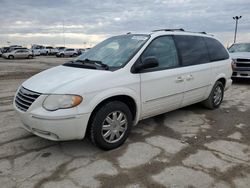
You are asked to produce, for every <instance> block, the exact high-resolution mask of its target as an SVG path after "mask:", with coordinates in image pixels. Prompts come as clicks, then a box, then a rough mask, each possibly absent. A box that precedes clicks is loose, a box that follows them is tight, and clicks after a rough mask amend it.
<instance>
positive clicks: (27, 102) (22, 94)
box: [15, 87, 41, 112]
mask: <svg viewBox="0 0 250 188" xmlns="http://www.w3.org/2000/svg"><path fill="white" fill-rule="evenodd" d="M40 95H41V93H37V92H34V91H30V90H28V89H26V88H24V87H21V88H20V89H19V91H18V93H17V95H16V98H15V104H16V107H17V108H19V109H20V110H22V111H24V112H26V111H27V110H28V109H29V107H30V106H31V104H32V103H33V102H34V101H35V100H36V99H37V98H38V97H39V96H40Z"/></svg>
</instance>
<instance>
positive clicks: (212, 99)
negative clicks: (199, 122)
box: [203, 81, 224, 110]
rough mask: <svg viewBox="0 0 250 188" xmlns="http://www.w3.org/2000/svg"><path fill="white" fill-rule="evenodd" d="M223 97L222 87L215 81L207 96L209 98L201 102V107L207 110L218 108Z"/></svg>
mask: <svg viewBox="0 0 250 188" xmlns="http://www.w3.org/2000/svg"><path fill="white" fill-rule="evenodd" d="M223 97H224V85H223V84H222V83H221V82H220V81H217V82H215V84H214V87H213V89H212V91H211V93H210V95H209V97H208V98H207V99H206V100H205V101H203V105H204V106H205V107H206V108H208V109H211V110H213V109H216V108H219V106H220V104H221V102H222V100H223Z"/></svg>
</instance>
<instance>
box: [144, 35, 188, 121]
mask: <svg viewBox="0 0 250 188" xmlns="http://www.w3.org/2000/svg"><path fill="white" fill-rule="evenodd" d="M147 57H155V58H156V59H157V60H158V62H159V66H158V67H156V68H151V69H146V70H145V71H144V72H142V73H140V76H141V104H142V117H141V118H142V119H143V118H147V117H150V116H154V115H157V114H161V113H164V112H167V111H170V110H173V109H176V108H179V107H180V105H181V102H182V99H183V92H184V89H185V80H184V77H183V70H182V68H180V67H179V60H178V55H177V50H176V48H175V43H174V40H173V38H172V36H161V37H158V38H156V39H154V40H153V41H152V42H151V43H150V44H149V46H148V47H147V48H146V50H145V51H144V52H143V54H142V55H141V58H140V62H141V63H143V60H144V59H145V58H147Z"/></svg>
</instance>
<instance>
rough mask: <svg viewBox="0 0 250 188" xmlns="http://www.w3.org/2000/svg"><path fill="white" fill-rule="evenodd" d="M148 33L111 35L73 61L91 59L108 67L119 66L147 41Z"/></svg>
mask: <svg viewBox="0 0 250 188" xmlns="http://www.w3.org/2000/svg"><path fill="white" fill-rule="evenodd" d="M148 38H149V35H131V34H129V35H121V36H115V37H111V38H109V39H106V40H104V41H103V42H101V43H99V44H98V45H96V46H95V47H93V48H91V49H89V50H88V51H87V52H85V53H84V54H82V55H81V56H79V57H78V58H77V59H76V60H75V62H77V61H84V60H86V59H87V60H91V61H99V62H101V63H102V64H105V65H107V66H108V67H109V68H120V67H122V66H123V65H125V64H126V63H127V62H128V61H129V60H130V59H131V58H132V56H133V55H134V54H135V53H136V52H137V51H138V50H139V49H140V48H141V47H142V45H143V44H144V43H145V42H146V41H147V39H148Z"/></svg>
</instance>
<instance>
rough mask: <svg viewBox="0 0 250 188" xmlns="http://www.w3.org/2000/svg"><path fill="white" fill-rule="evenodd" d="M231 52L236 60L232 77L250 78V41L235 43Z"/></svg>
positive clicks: (230, 49)
mask: <svg viewBox="0 0 250 188" xmlns="http://www.w3.org/2000/svg"><path fill="white" fill-rule="evenodd" d="M229 53H230V56H231V58H232V59H233V61H234V64H233V75H232V78H250V43H235V44H233V45H232V46H231V47H230V48H229Z"/></svg>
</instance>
